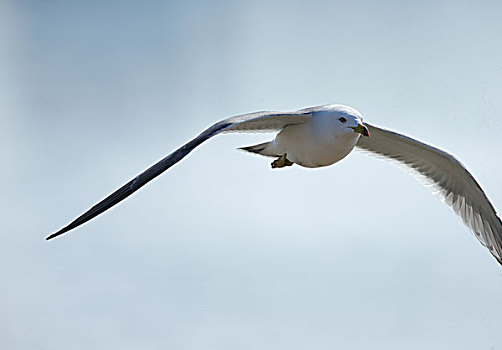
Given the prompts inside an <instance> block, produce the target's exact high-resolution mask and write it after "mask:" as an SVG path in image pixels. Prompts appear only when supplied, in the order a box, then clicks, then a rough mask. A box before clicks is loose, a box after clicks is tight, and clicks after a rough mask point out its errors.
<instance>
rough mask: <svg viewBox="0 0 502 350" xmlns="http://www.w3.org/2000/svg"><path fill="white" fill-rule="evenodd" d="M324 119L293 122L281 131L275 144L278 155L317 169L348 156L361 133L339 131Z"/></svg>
mask: <svg viewBox="0 0 502 350" xmlns="http://www.w3.org/2000/svg"><path fill="white" fill-rule="evenodd" d="M339 131H340V130H335V129H334V127H333V125H332V124H331V123H329V122H326V121H325V120H319V119H318V120H315V119H313V120H312V122H308V123H305V124H300V125H290V126H287V127H286V128H284V129H283V130H282V131H281V132H279V133H278V134H277V136H276V138H275V140H274V141H273V144H272V146H273V147H274V148H275V149H276V150H277V152H278V153H279V154H284V153H286V154H287V158H288V159H289V160H290V161H292V162H293V163H296V164H298V165H301V166H304V167H308V168H317V167H322V166H327V165H331V164H333V163H336V162H338V161H339V160H341V159H343V158H345V157H346V156H347V155H348V154H349V153H350V152H351V151H352V150H353V149H354V146H355V145H356V143H357V141H358V140H359V134H358V133H355V132H353V131H352V130H348V131H347V132H343V133H340V132H339Z"/></svg>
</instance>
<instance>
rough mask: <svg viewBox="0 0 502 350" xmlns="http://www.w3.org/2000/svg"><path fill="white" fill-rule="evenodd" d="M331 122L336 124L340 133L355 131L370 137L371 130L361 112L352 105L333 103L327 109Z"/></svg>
mask: <svg viewBox="0 0 502 350" xmlns="http://www.w3.org/2000/svg"><path fill="white" fill-rule="evenodd" d="M327 112H328V114H329V116H330V119H331V123H334V124H335V128H336V129H337V131H338V133H339V134H352V133H353V132H355V133H358V134H361V135H363V136H366V137H369V136H370V132H369V130H368V128H367V127H366V126H365V125H364V124H363V117H362V115H361V113H359V112H358V111H357V110H355V109H354V108H352V107H348V106H343V105H331V106H328V110H327Z"/></svg>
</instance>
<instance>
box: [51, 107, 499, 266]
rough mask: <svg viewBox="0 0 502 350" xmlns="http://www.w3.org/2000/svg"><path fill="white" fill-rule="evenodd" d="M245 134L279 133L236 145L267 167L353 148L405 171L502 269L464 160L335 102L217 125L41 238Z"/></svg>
mask: <svg viewBox="0 0 502 350" xmlns="http://www.w3.org/2000/svg"><path fill="white" fill-rule="evenodd" d="M246 131H248V132H256V131H260V132H278V133H277V135H276V137H275V138H274V139H273V140H272V141H270V142H265V143H261V144H257V145H254V146H248V147H242V148H240V149H242V150H244V151H248V152H251V153H256V154H260V155H263V156H267V157H273V158H275V160H274V161H273V162H272V164H271V165H272V168H284V167H288V166H292V165H294V164H297V165H299V166H303V167H307V168H317V167H323V166H328V165H331V164H334V163H336V162H338V161H339V160H341V159H343V158H345V157H346V156H347V155H348V154H349V153H350V152H351V151H352V150H353V149H354V148H359V149H362V150H365V151H369V152H370V153H372V154H375V155H379V156H383V157H384V158H388V159H392V160H395V161H397V162H399V163H401V164H403V165H405V166H407V167H408V168H409V169H411V170H412V171H413V172H414V173H415V174H416V175H418V176H419V177H420V178H421V179H423V180H425V182H426V183H427V184H428V185H430V186H428V187H429V188H431V189H432V190H433V191H434V192H435V193H436V194H438V195H439V196H440V198H441V199H442V200H443V201H444V203H446V204H447V205H448V206H449V207H450V208H451V209H452V210H453V211H454V212H455V213H456V214H458V215H459V216H460V217H461V219H462V220H463V222H464V224H465V225H466V226H467V227H469V228H470V229H471V230H472V232H474V235H475V236H476V238H477V239H478V240H479V241H480V242H481V244H482V245H484V246H485V247H487V248H488V249H489V251H490V253H491V254H492V255H493V256H494V257H495V259H497V261H498V262H499V263H500V264H502V222H501V221H500V218H499V216H498V215H497V213H496V211H495V209H494V207H493V206H492V204H491V203H490V201H489V200H488V198H487V197H486V195H485V193H484V191H483V190H482V189H481V187H480V186H479V184H478V183H477V181H476V180H475V179H474V177H473V176H472V175H471V174H470V173H469V171H467V169H466V168H465V167H464V166H463V165H462V163H460V162H459V161H458V160H457V159H456V158H455V157H454V156H452V155H451V154H449V153H447V152H445V151H442V150H440V149H438V148H435V147H433V146H430V145H428V144H425V143H423V142H421V141H418V140H415V139H413V138H411V137H408V136H405V135H402V134H399V133H396V132H393V131H390V130H386V129H382V128H379V127H377V126H374V125H371V124H369V123H367V122H364V123H363V118H362V116H361V114H360V113H359V112H358V111H357V110H355V109H354V108H351V107H348V106H344V105H338V104H331V105H323V106H317V107H311V108H305V109H300V110H298V111H295V112H255V113H249V114H243V115H238V116H234V117H230V118H227V119H224V120H222V121H220V122H217V123H216V124H214V125H212V126H210V127H209V128H207V129H206V130H204V131H203V132H202V133H201V134H200V135H199V136H197V137H195V138H194V139H193V140H191V141H189V142H188V143H186V144H185V145H183V146H181V147H180V148H178V149H177V150H176V151H174V152H173V153H171V154H169V155H168V156H166V157H165V158H164V159H162V160H160V161H159V162H157V163H156V164H154V165H152V166H151V167H150V168H148V169H146V170H145V171H144V172H142V173H141V174H139V175H138V176H136V177H135V178H134V179H132V180H131V181H129V182H128V183H126V184H125V185H123V186H122V187H120V188H119V189H117V190H116V191H115V192H113V193H112V194H110V195H109V196H108V197H106V198H104V199H103V200H101V201H100V202H99V203H97V204H96V205H94V206H93V207H92V208H90V209H89V210H88V211H86V212H85V213H83V214H82V215H81V216H79V217H78V218H76V219H75V220H74V221H72V222H71V223H70V224H69V225H67V226H65V227H63V228H62V229H60V230H59V231H57V232H55V233H53V234H51V235H50V236H48V237H47V238H46V239H47V240H49V239H52V238H54V237H57V236H59V235H61V234H63V233H66V232H68V231H70V230H73V229H74V228H76V227H78V226H80V225H82V224H84V223H86V222H87V221H89V220H91V219H93V218H94V217H96V216H98V215H99V214H101V213H103V212H105V211H106V210H108V209H110V208H111V207H113V206H114V205H115V204H117V203H119V202H120V201H122V200H123V199H125V198H127V197H128V196H130V195H131V194H133V193H134V192H136V191H137V190H139V189H140V188H141V187H142V186H144V185H146V184H147V183H148V182H149V181H151V180H152V179H154V178H155V177H157V176H159V175H160V174H162V173H163V172H164V171H166V170H167V169H169V168H170V167H171V166H173V165H174V164H176V163H178V162H179V161H180V160H181V159H183V158H184V157H185V156H186V155H187V154H188V153H190V152H191V151H192V150H193V149H194V148H196V147H197V146H199V145H200V144H201V143H203V142H204V141H206V140H208V139H210V138H211V137H213V136H215V135H218V134H222V133H231V132H246Z"/></svg>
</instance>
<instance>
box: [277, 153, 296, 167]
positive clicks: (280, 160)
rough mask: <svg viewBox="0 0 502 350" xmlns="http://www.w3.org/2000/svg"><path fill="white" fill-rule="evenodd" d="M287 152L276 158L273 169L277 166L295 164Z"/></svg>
mask: <svg viewBox="0 0 502 350" xmlns="http://www.w3.org/2000/svg"><path fill="white" fill-rule="evenodd" d="M286 156H287V154H286V153H284V154H283V155H282V156H280V157H279V158H277V159H276V160H274V161H273V162H272V164H271V165H272V169H275V168H284V167H286V166H291V165H293V164H294V163H293V162H291V161H290V160H289V159H288V158H286Z"/></svg>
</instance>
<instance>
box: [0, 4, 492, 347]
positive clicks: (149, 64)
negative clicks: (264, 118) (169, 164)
mask: <svg viewBox="0 0 502 350" xmlns="http://www.w3.org/2000/svg"><path fill="white" fill-rule="evenodd" d="M501 11H502V5H501V3H498V2H489V1H486V2H483V1H477V2H472V1H466V2H463V1H430V2H427V1H426V2H417V3H413V4H412V3H410V2H406V3H402V2H398V1H367V2H345V1H344V2H332V1H245V2H240V1H212V2H207V1H189V2H174V1H172V2H169V1H142V2H139V1H138V2H136V1H107V2H102V1H81V2H77V1H75V2H71V1H70V2H67V1H9V0H4V1H2V2H0V43H1V45H0V77H1V78H0V155H1V159H2V167H1V169H2V171H1V172H0V181H1V183H2V186H1V189H0V191H1V192H0V194H1V195H0V209H1V211H2V213H3V215H2V220H1V222H0V232H1V233H0V234H1V236H0V237H1V240H2V248H1V250H2V253H1V254H0V279H1V281H2V286H1V288H0V343H1V347H2V348H4V349H68V348H71V349H89V348H98V349H99V348H116V349H119V348H120V349H138V348H147V349H165V348H172V349H277V348H279V349H281V348H282V349H306V348H311V349H333V348H336V347H339V348H343V349H361V348H385V349H403V348H406V349H424V348H426V349H445V348H457V349H473V348H476V349H498V348H500V329H501V326H502V313H501V311H502V298H500V296H501V291H502V267H501V266H499V265H498V263H497V262H496V261H495V259H493V258H492V257H491V255H490V254H489V252H488V250H487V249H485V248H484V247H482V246H481V245H480V244H479V243H478V242H477V241H476V239H475V238H474V236H473V235H472V234H471V233H470V231H469V230H468V229H467V228H466V227H464V226H463V224H462V223H461V221H460V219H458V218H457V217H456V216H455V215H454V214H453V213H452V212H451V211H450V210H449V209H448V208H447V207H446V206H445V205H443V204H442V203H441V202H440V201H439V200H437V199H436V198H435V197H434V196H432V195H431V194H430V193H429V192H428V191H427V190H426V189H424V188H423V187H422V185H421V184H420V183H419V182H417V181H416V180H415V179H414V178H413V177H412V176H410V175H409V174H407V173H406V172H405V171H403V170H402V169H399V168H398V167H396V166H394V165H393V164H392V163H388V162H385V161H382V160H379V159H374V158H372V157H369V156H367V155H365V154H362V153H356V152H354V154H351V155H350V156H349V157H348V158H346V159H345V160H343V161H342V162H340V163H338V164H336V165H334V166H331V167H327V168H322V169H314V170H312V169H303V168H300V167H291V168H287V169H280V170H272V169H270V161H271V160H270V159H267V158H260V157H257V156H253V155H249V154H245V153H242V152H238V151H236V150H235V148H236V147H239V146H245V145H249V144H252V143H256V142H263V141H267V140H269V139H271V138H272V137H273V135H266V134H261V135H260V134H253V135H245V134H238V135H224V136H218V137H216V138H214V139H212V140H210V141H209V142H207V143H205V144H204V145H203V146H202V147H200V148H199V149H197V150H196V151H194V152H193V153H192V154H190V155H189V156H188V157H187V158H185V159H184V160H183V161H182V162H181V163H179V164H178V165H177V166H175V167H174V168H172V169H171V170H170V171H169V172H167V173H165V174H164V175H162V176H161V177H159V178H157V179H156V180H155V181H153V182H152V183H150V184H149V185H148V186H146V187H144V188H143V189H142V190H141V191H139V192H138V193H137V194H135V195H134V196H132V197H130V198H129V199H127V200H126V201H124V202H123V203H121V204H120V205H118V206H116V207H115V208H113V209H112V210H111V211H109V212H107V213H106V214H104V215H102V216H99V217H98V218H96V219H95V220H93V221H91V222H90V223H88V224H86V225H84V226H82V227H80V228H79V229H77V230H75V231H72V232H71V233H70V234H67V235H65V236H62V237H60V238H58V239H55V240H54V241H50V242H46V241H45V240H44V239H45V237H46V236H47V235H48V234H50V233H52V232H54V231H56V230H58V229H59V228H61V227H62V226H64V225H66V224H67V223H69V222H70V221H71V220H73V219H74V218H75V217H76V216H78V215H79V214H81V213H82V212H83V211H84V210H87V209H88V208H89V207H90V206H91V205H93V204H94V203H96V202H97V201H99V200H100V199H102V198H103V197H105V196H106V195H107V194H109V193H111V192H112V191H113V190H115V189H116V188H117V187H119V186H120V185H122V184H123V183H125V182H127V181H128V180H129V179H131V178H132V177H134V176H136V175H137V174H138V173H140V172H141V171H143V170H144V169H145V168H147V167H148V166H150V165H151V164H153V163H154V162H156V161H157V160H158V159H160V158H162V157H163V156H165V155H166V154H168V153H170V152H171V151H172V150H174V149H176V148H177V147H178V146H180V145H181V144H183V143H184V142H186V141H188V140H189V139H190V138H192V137H194V136H195V135H197V134H198V133H199V132H200V131H202V130H203V129H205V128H206V127H207V126H209V125H211V124H212V123H214V122H216V121H218V120H220V119H223V118H226V117H229V116H232V115H235V114H241V113H246V112H251V111H257V110H296V109H299V108H303V107H308V106H314V105H319V104H326V103H343V104H348V105H351V106H353V107H355V108H357V109H358V110H359V111H361V113H362V114H363V115H364V117H365V120H367V121H370V122H371V123H374V124H376V125H380V126H384V127H388V128H391V129H393V130H397V131H401V132H403V133H406V134H408V135H411V136H414V137H416V138H419V139H421V140H423V141H425V142H428V143H431V144H433V145H435V146H437V147H441V148H444V149H446V150H448V151H450V152H452V153H453V154H455V155H456V156H457V157H459V159H461V160H462V162H463V163H464V164H466V165H467V167H468V169H469V170H470V171H472V173H473V174H474V175H475V176H476V178H477V179H478V181H479V182H480V184H481V186H482V187H483V188H484V189H485V191H486V192H487V194H488V196H489V198H490V199H491V200H492V202H493V204H494V206H495V207H496V208H498V209H499V210H502V183H501V181H500V173H501V170H502V162H501V160H502V156H501V153H500V150H501V149H502V138H501V137H500V133H501V131H502V118H501V116H502V98H501V96H502V46H501V45H500V38H501V37H502V21H501V20H500V15H501V13H502V12H501Z"/></svg>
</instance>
